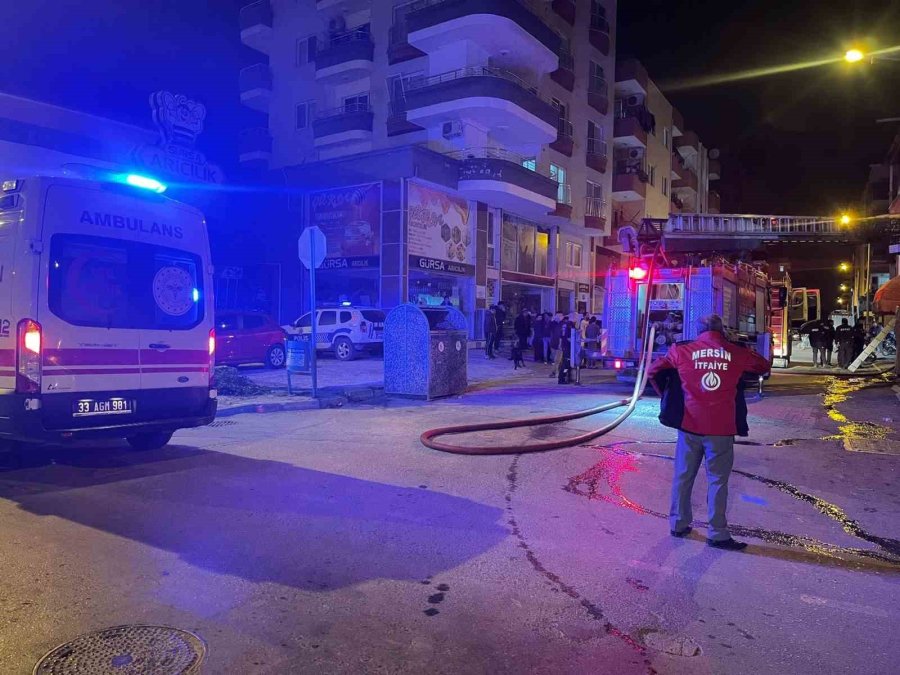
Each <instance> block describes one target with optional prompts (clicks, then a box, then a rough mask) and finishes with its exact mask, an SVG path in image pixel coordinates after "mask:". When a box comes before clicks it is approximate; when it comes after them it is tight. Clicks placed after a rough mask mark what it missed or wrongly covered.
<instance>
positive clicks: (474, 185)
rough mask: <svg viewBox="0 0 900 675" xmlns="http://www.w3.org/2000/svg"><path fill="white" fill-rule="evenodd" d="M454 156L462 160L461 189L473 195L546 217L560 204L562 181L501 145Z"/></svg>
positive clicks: (502, 206)
mask: <svg viewBox="0 0 900 675" xmlns="http://www.w3.org/2000/svg"><path fill="white" fill-rule="evenodd" d="M451 156H453V157H455V158H457V159H459V160H460V168H459V184H458V186H457V187H458V190H459V191H460V192H461V193H462V194H464V195H466V196H467V197H468V198H470V199H475V200H478V201H482V202H486V203H488V204H490V205H491V206H498V207H500V208H503V209H507V210H509V211H512V212H513V213H518V214H520V215H522V216H531V217H546V215H547V213H549V212H551V211H553V210H554V209H555V208H556V203H557V202H556V199H557V195H558V193H559V184H558V183H557V182H556V181H554V180H552V179H550V178H549V177H548V176H545V175H543V174H541V173H538V172H537V171H532V170H531V169H528V168H526V167H525V166H523V163H524V162H525V159H524V158H523V157H520V156H518V155H514V154H513V153H510V152H507V151H505V150H502V149H500V148H469V149H467V150H463V151H461V152H457V153H452V155H451Z"/></svg>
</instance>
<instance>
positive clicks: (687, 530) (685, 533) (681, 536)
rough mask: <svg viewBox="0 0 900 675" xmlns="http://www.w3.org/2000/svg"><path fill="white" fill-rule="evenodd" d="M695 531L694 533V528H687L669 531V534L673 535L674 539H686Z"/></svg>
mask: <svg viewBox="0 0 900 675" xmlns="http://www.w3.org/2000/svg"><path fill="white" fill-rule="evenodd" d="M693 531H694V528H693V527H686V528H684V529H683V530H669V534H671V535H672V536H673V537H678V538H679V539H684V538H685V537H686V536H688V535H689V534H690V533H691V532H693Z"/></svg>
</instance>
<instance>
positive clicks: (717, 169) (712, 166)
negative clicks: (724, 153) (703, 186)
mask: <svg viewBox="0 0 900 675" xmlns="http://www.w3.org/2000/svg"><path fill="white" fill-rule="evenodd" d="M721 177H722V163H721V162H720V161H719V160H718V159H711V160H709V179H710V180H719V179H720V178H721Z"/></svg>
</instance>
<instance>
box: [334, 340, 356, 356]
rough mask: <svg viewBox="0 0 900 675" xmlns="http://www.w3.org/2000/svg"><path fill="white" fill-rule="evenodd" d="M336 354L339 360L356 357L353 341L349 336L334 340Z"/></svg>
mask: <svg viewBox="0 0 900 675" xmlns="http://www.w3.org/2000/svg"><path fill="white" fill-rule="evenodd" d="M334 356H335V358H336V359H337V360H338V361H352V360H353V357H354V353H353V343H352V342H350V339H349V338H345V337H339V338H335V341H334Z"/></svg>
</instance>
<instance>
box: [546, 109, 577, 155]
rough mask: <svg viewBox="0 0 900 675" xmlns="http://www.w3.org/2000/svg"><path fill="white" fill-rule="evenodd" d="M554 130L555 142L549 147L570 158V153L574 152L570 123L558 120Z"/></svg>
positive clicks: (572, 130) (565, 120)
mask: <svg viewBox="0 0 900 675" xmlns="http://www.w3.org/2000/svg"><path fill="white" fill-rule="evenodd" d="M556 129H557V131H556V134H557V135H556V140H555V141H553V142H552V143H551V144H550V147H551V148H553V149H554V150H556V151H557V152H561V153H562V154H564V155H566V156H567V157H571V156H572V152H573V151H574V150H575V140H574V135H575V131H574V129H573V128H572V123H571V122H570V121H569V120H567V119H562V118H560V120H559V121H558V122H557V127H556Z"/></svg>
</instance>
